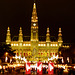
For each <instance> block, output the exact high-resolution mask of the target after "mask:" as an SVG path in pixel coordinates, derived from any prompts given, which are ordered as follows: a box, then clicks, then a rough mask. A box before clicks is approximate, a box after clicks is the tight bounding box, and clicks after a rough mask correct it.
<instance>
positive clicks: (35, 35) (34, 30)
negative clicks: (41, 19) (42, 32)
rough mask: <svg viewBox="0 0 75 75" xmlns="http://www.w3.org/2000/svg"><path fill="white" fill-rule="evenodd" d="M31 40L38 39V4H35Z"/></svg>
mask: <svg viewBox="0 0 75 75" xmlns="http://www.w3.org/2000/svg"><path fill="white" fill-rule="evenodd" d="M31 41H38V17H37V12H36V4H35V3H34V5H33V11H32V17H31Z"/></svg>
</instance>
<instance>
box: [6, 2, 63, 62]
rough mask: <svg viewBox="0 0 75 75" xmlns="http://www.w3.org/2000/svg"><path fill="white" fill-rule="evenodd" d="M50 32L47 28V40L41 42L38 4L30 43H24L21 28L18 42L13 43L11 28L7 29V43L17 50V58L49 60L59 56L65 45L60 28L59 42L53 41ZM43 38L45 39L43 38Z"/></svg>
mask: <svg viewBox="0 0 75 75" xmlns="http://www.w3.org/2000/svg"><path fill="white" fill-rule="evenodd" d="M50 37H51V36H50V31H49V28H47V34H46V38H45V39H46V40H45V41H40V40H39V36H38V17H37V12H36V4H35V3H34V5H33V11H32V17H31V36H30V41H24V38H23V34H22V28H21V27H20V30H19V36H18V41H11V34H10V28H9V27H8V29H7V35H6V43H7V44H10V45H11V47H12V49H16V51H15V53H16V55H17V56H22V57H26V58H27V59H29V60H31V61H35V60H39V59H41V60H42V61H43V60H47V59H48V58H49V57H52V56H53V55H54V56H56V55H57V54H58V49H59V47H60V46H62V44H63V40H62V34H61V28H59V33H58V39H57V41H51V39H50ZM42 38H43V37H42Z"/></svg>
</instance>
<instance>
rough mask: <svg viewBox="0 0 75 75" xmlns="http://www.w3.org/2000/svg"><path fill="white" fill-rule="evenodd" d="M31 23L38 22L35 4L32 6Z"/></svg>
mask: <svg viewBox="0 0 75 75" xmlns="http://www.w3.org/2000/svg"><path fill="white" fill-rule="evenodd" d="M31 22H38V17H37V12H36V3H35V2H34V4H33V11H32V17H31Z"/></svg>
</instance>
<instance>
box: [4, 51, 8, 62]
mask: <svg viewBox="0 0 75 75" xmlns="http://www.w3.org/2000/svg"><path fill="white" fill-rule="evenodd" d="M7 55H8V52H6V53H5V56H6V57H5V62H7V60H8V58H7Z"/></svg>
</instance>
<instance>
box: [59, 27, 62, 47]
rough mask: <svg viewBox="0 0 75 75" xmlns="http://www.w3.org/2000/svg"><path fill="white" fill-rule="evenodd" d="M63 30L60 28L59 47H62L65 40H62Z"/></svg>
mask: <svg viewBox="0 0 75 75" xmlns="http://www.w3.org/2000/svg"><path fill="white" fill-rule="evenodd" d="M61 32H62V31H61V28H59V34H58V42H59V46H61V45H62V43H63V40H62V33H61Z"/></svg>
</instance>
